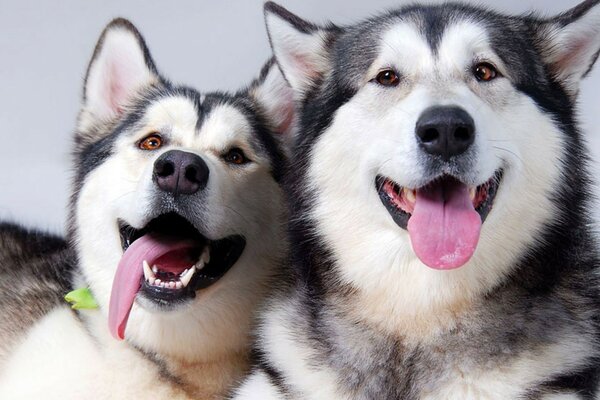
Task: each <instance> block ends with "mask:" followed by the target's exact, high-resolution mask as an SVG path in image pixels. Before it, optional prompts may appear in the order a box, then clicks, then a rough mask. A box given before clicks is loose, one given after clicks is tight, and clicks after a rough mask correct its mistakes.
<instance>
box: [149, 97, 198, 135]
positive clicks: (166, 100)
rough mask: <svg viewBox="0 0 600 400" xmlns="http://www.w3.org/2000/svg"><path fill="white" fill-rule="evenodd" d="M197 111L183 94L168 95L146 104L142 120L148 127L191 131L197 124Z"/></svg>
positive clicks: (159, 129) (158, 129) (157, 129)
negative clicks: (146, 107)
mask: <svg viewBox="0 0 600 400" xmlns="http://www.w3.org/2000/svg"><path fill="white" fill-rule="evenodd" d="M198 120H199V112H198V110H197V108H196V105H195V104H194V102H193V101H192V100H191V99H189V98H187V97H184V96H168V97H163V98H160V99H158V100H157V101H155V102H153V103H152V104H150V105H149V106H148V109H147V111H146V113H145V118H144V122H145V124H146V125H147V126H148V127H149V128H151V129H152V128H153V129H155V130H156V131H159V132H160V131H161V130H162V129H164V128H168V129H169V130H170V131H174V132H175V133H177V132H181V133H183V132H193V131H194V130H195V129H196V126H197V125H198Z"/></svg>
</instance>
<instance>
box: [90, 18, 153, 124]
mask: <svg viewBox="0 0 600 400" xmlns="http://www.w3.org/2000/svg"><path fill="white" fill-rule="evenodd" d="M159 81H160V78H159V75H158V73H157V71H156V67H155V65H154V62H153V61H152V58H151V57H150V53H149V51H148V48H147V47H146V44H145V42H144V39H143V38H142V35H141V34H140V33H139V32H138V30H137V29H136V28H135V26H133V24H132V23H131V22H129V21H127V20H126V19H122V18H118V19H115V20H113V21H112V22H111V23H110V24H108V26H107V27H106V28H105V29H104V31H103V32H102V35H101V36H100V39H99V40H98V43H97V44H96V49H95V50H94V55H93V56H92V60H91V61H90V64H89V66H88V70H87V75H86V78H85V84H84V89H83V105H82V111H81V115H80V118H79V131H80V132H81V133H83V134H85V133H86V132H89V131H90V130H93V128H94V126H95V125H97V124H98V123H100V122H109V121H112V120H113V119H114V118H115V117H118V116H120V115H122V113H123V111H124V107H125V106H126V105H127V104H128V103H129V102H130V101H131V99H132V97H133V96H135V94H136V93H137V92H138V91H139V89H141V88H143V87H146V86H149V85H151V84H154V83H157V82H159Z"/></svg>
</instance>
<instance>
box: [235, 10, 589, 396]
mask: <svg viewBox="0 0 600 400" xmlns="http://www.w3.org/2000/svg"><path fill="white" fill-rule="evenodd" d="M599 3H600V2H599V1H598V0H588V1H585V2H583V3H581V4H580V5H579V6H577V7H575V8H574V9H572V10H569V11H567V12H565V13H563V14H561V15H558V16H556V17H553V18H541V17H538V16H536V15H525V16H516V17H515V16H506V15H502V14H498V13H496V12H493V11H489V10H486V9H483V8H479V7H475V6H470V5H466V4H458V3H447V4H443V5H411V6H407V7H404V8H400V9H398V10H395V11H391V12H386V13H383V14H381V15H379V16H376V17H374V18H370V19H368V20H365V21H363V22H360V23H358V24H355V25H352V26H346V27H339V26H334V25H327V26H316V25H314V24H311V23H309V22H306V21H303V20H302V19H300V18H299V17H297V16H295V15H293V14H291V13H290V12H288V11H286V10H285V9H283V8H282V7H280V6H278V5H276V4H273V3H267V5H266V22H267V27H268V31H269V36H270V40H271V44H272V47H273V51H274V54H275V56H276V59H277V62H278V64H279V66H280V67H281V70H282V72H283V74H284V76H285V77H286V79H287V81H288V82H289V83H290V84H291V86H292V87H293V89H294V91H295V95H296V98H297V100H298V101H299V102H300V103H301V104H302V107H301V109H300V111H299V121H300V126H299V130H298V135H299V137H298V144H297V146H296V154H295V155H294V161H293V165H292V168H291V176H290V177H289V182H287V181H286V184H289V187H287V188H286V193H289V198H290V199H291V201H290V203H291V216H290V217H291V227H290V232H291V235H290V238H291V246H292V257H291V264H292V267H293V271H294V273H295V276H294V277H293V279H290V281H291V282H290V285H289V287H288V288H287V289H286V290H282V291H281V293H280V294H279V295H278V296H277V297H276V298H275V299H274V300H273V302H272V304H269V307H268V311H267V312H266V313H265V315H264V316H263V317H262V327H261V329H260V332H259V333H258V335H257V336H258V338H259V342H258V349H257V351H256V353H257V357H258V366H257V368H256V372H255V373H254V374H253V375H251V377H250V378H249V379H248V380H247V381H246V382H245V384H244V385H242V387H241V388H240V389H239V390H238V397H237V398H240V399H402V400H409V399H436V400H441V399H444V400H447V399H463V400H464V399H546V400H547V399H591V398H594V396H597V395H598V389H597V386H598V383H599V374H598V372H599V371H598V368H599V365H600V364H599V361H600V360H599V359H598V356H599V354H600V353H599V343H598V340H599V339H600V336H599V327H598V322H599V321H600V286H599V281H598V274H599V273H600V269H599V267H600V264H599V260H600V259H599V256H598V250H597V241H596V240H595V238H594V237H593V235H592V228H591V226H590V216H591V215H592V212H591V211H590V202H589V199H590V179H589V174H588V172H587V160H588V158H587V157H588V153H587V151H586V149H585V146H584V141H583V139H582V136H581V133H580V131H579V129H578V124H577V113H576V109H575V105H576V102H577V93H578V88H579V85H580V80H581V79H582V78H583V77H585V76H586V74H588V73H589V72H590V69H591V68H592V65H593V64H594V62H595V61H596V59H597V58H598V53H599V51H600V4H599Z"/></svg>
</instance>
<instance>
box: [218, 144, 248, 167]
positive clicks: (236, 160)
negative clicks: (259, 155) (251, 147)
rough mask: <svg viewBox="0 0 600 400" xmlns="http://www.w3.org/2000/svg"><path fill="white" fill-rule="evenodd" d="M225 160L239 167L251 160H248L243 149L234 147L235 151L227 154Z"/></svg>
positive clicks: (232, 150)
mask: <svg viewBox="0 0 600 400" xmlns="http://www.w3.org/2000/svg"><path fill="white" fill-rule="evenodd" d="M223 158H224V159H225V161H227V162H228V163H231V164H237V165H241V164H246V163H247V162H249V161H250V160H248V158H247V157H246V155H245V154H244V152H243V151H242V150H241V149H238V148H237V147H234V148H233V149H231V150H229V151H228V152H227V153H225V155H224V156H223Z"/></svg>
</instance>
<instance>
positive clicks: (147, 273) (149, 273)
mask: <svg viewBox="0 0 600 400" xmlns="http://www.w3.org/2000/svg"><path fill="white" fill-rule="evenodd" d="M142 265H143V266H144V277H145V278H146V280H147V281H149V280H150V279H151V278H154V273H152V270H151V269H150V266H149V265H148V262H147V261H146V260H144V261H143V262H142Z"/></svg>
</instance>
